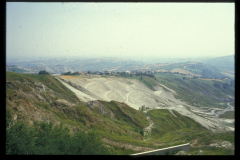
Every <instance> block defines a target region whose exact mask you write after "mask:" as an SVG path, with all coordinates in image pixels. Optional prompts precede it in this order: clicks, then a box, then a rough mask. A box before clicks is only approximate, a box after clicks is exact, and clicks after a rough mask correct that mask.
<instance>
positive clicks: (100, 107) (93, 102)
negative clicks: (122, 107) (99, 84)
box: [87, 100, 115, 119]
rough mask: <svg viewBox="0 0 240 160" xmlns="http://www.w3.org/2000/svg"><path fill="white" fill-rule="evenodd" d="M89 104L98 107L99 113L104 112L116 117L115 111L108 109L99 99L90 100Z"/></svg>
mask: <svg viewBox="0 0 240 160" xmlns="http://www.w3.org/2000/svg"><path fill="white" fill-rule="evenodd" d="M87 105H88V106H89V107H90V108H98V109H99V113H100V114H102V115H103V114H108V115H109V116H110V117H111V118H112V119H114V117H115V115H114V113H113V112H112V111H110V110H107V109H106V107H105V106H104V105H103V104H102V103H101V102H100V101H99V100H96V101H89V102H87Z"/></svg>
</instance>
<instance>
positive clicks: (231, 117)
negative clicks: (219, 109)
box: [219, 111, 235, 119]
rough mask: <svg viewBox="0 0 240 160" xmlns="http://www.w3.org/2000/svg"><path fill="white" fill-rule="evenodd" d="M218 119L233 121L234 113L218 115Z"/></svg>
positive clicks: (228, 112)
mask: <svg viewBox="0 0 240 160" xmlns="http://www.w3.org/2000/svg"><path fill="white" fill-rule="evenodd" d="M219 118H226V119H235V112H234V111H227V112H225V113H224V114H222V115H220V116H219Z"/></svg>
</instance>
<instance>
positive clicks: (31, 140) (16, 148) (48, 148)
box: [6, 111, 113, 155]
mask: <svg viewBox="0 0 240 160" xmlns="http://www.w3.org/2000/svg"><path fill="white" fill-rule="evenodd" d="M9 115H10V114H9V113H8V111H7V117H8V118H7V120H8V122H9V117H10V116H9ZM7 124H9V123H7ZM112 153H113V152H112V151H110V150H108V148H106V147H105V146H104V143H103V142H102V140H101V137H100V135H99V133H98V132H97V131H96V130H91V131H89V132H88V134H86V133H84V132H76V133H75V134H74V135H73V136H71V135H70V129H69V128H68V127H63V125H62V124H60V126H54V127H53V123H52V122H50V123H44V122H41V123H36V122H34V126H33V127H29V126H27V125H26V124H25V123H19V122H16V123H15V124H14V125H12V126H11V127H9V128H8V127H7V128H6V154H8V155H9V154H11V155H12V154H13V155H26V154H37V155H48V154H54V155H56V154H57V155H58V154H67V155H94V154H95V155H96V154H97V155H98V154H99V155H100V154H112Z"/></svg>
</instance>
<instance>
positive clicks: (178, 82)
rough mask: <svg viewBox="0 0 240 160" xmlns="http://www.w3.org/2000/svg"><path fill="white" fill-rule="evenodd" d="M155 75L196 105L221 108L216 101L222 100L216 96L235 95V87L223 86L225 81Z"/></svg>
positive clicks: (181, 96) (173, 75)
mask: <svg viewBox="0 0 240 160" xmlns="http://www.w3.org/2000/svg"><path fill="white" fill-rule="evenodd" d="M155 77H156V79H157V81H158V82H160V83H162V84H163V85H165V86H167V87H169V88H171V89H173V90H175V91H176V92H177V94H178V98H179V99H181V100H183V101H185V102H187V103H189V104H190V105H194V106H206V107H220V108H221V107H223V106H216V103H220V102H221V101H219V100H218V99H216V98H215V97H214V96H216V97H219V98H225V97H227V95H232V96H233V95H234V88H233V87H232V86H226V88H223V87H222V86H223V84H224V82H213V81H204V80H201V79H193V78H187V77H186V76H182V75H176V74H168V73H157V74H155ZM183 77H185V79H183ZM211 95H214V96H211ZM194 103H195V104H196V105H195V104H194Z"/></svg>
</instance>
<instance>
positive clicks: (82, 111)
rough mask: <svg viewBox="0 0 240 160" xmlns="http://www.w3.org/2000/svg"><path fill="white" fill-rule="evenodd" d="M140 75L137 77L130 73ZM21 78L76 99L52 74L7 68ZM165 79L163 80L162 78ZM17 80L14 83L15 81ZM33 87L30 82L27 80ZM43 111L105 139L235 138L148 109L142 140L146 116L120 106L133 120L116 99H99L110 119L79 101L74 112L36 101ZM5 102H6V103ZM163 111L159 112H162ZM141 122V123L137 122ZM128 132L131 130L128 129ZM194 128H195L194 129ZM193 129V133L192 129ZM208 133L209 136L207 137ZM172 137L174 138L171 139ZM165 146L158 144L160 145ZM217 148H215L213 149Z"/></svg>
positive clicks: (139, 142)
mask: <svg viewBox="0 0 240 160" xmlns="http://www.w3.org/2000/svg"><path fill="white" fill-rule="evenodd" d="M132 78H139V77H132ZM143 79H145V80H146V81H149V82H151V83H152V84H151V83H149V84H151V85H152V86H154V85H153V84H154V80H153V79H150V78H148V77H144V76H143ZM16 80H18V81H21V82H24V81H25V82H32V81H38V82H42V83H43V84H44V85H46V86H47V87H49V88H51V89H53V90H54V91H56V92H58V93H59V94H60V95H64V96H62V98H64V97H67V98H68V100H70V101H71V102H72V103H74V101H75V95H74V94H73V93H72V92H71V91H70V90H68V89H67V88H65V86H63V85H62V84H61V83H60V82H58V81H57V80H56V79H55V78H54V77H52V76H40V75H25V74H17V73H13V72H7V81H12V82H14V81H16ZM165 81H166V80H165ZM51 82H52V83H51ZM16 84H17V83H16ZM17 85H18V87H22V88H23V89H25V90H26V91H28V90H30V89H29V87H27V86H25V85H22V84H17ZM29 85H30V86H31V85H32V87H34V85H33V84H31V83H30V84H29ZM15 92H16V90H14V89H12V88H8V87H7V93H6V94H7V95H9V96H11V94H14V93H15ZM35 103H36V104H37V105H36V107H39V108H41V109H42V111H45V112H51V113H53V114H54V116H55V118H56V119H58V120H60V121H61V122H63V123H64V124H66V125H69V126H77V127H80V128H82V129H84V130H88V129H91V128H96V129H97V130H98V132H99V133H100V134H101V136H102V137H106V138H108V139H111V140H114V141H119V142H126V143H128V144H133V145H139V146H146V147H153V148H159V147H157V146H155V145H154V144H153V143H155V142H158V143H169V142H173V143H171V144H166V145H165V146H172V145H177V144H181V143H185V142H189V141H192V140H194V139H196V138H199V137H200V139H201V143H204V144H205V143H209V142H210V141H211V140H212V139H211V138H212V137H215V139H223V140H229V141H230V142H234V135H226V134H221V135H220V134H212V133H209V132H208V131H206V130H205V128H203V127H202V126H199V124H198V123H196V122H195V121H193V120H191V119H190V118H188V117H185V116H182V115H180V114H178V113H177V112H174V113H175V114H176V115H177V117H178V118H175V117H174V116H173V115H172V114H171V113H169V111H167V110H165V111H164V110H152V111H149V116H150V117H151V119H152V120H153V121H154V123H155V128H154V129H153V131H152V137H151V139H150V140H149V141H142V140H141V139H142V138H143V136H142V135H141V134H140V129H142V128H143V127H145V126H146V125H147V124H148V121H147V120H146V118H145V116H144V115H143V113H142V112H141V111H136V110H134V109H132V108H131V107H128V106H124V105H123V106H121V108H122V109H123V110H124V111H125V112H127V114H128V115H130V116H131V117H132V118H133V119H134V120H135V121H136V122H137V124H138V125H137V124H136V122H133V121H132V120H131V119H130V118H129V117H128V116H126V114H124V113H123V112H122V111H121V109H120V108H119V104H118V103H116V102H113V101H111V102H102V103H103V104H104V106H105V108H106V109H107V110H111V111H112V112H113V113H114V114H115V119H111V118H110V116H109V115H106V114H105V115H101V114H100V113H99V110H98V109H97V108H95V109H91V111H89V110H88V109H87V108H88V107H87V106H86V104H84V103H80V104H79V105H77V106H75V108H76V114H73V111H72V110H70V109H64V106H61V108H62V109H60V110H54V109H53V106H54V103H55V102H53V103H50V104H47V103H43V102H35ZM7 105H8V103H7ZM161 111H162V112H161ZM139 124H140V126H139ZM129 131H130V132H131V134H129V133H127V132H129ZM194 131H195V132H194ZM192 132H194V133H192ZM209 135H210V137H208V136H209ZM174 141H175V142H174ZM162 147H164V146H161V148H162ZM115 150H117V151H118V153H119V154H129V153H135V151H132V150H125V149H124V148H119V147H115ZM216 152H217V151H216Z"/></svg>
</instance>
